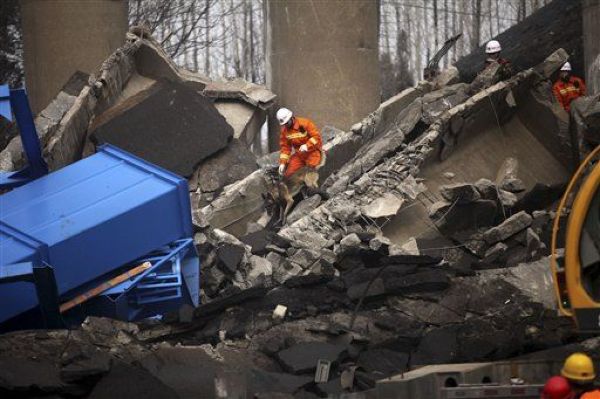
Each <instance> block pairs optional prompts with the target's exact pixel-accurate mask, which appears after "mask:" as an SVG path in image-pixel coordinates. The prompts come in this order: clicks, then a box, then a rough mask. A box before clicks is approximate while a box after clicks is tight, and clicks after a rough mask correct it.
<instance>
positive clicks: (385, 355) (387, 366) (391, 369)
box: [356, 348, 409, 378]
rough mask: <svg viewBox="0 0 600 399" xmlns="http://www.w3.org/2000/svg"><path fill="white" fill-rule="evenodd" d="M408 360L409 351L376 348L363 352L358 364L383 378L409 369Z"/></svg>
mask: <svg viewBox="0 0 600 399" xmlns="http://www.w3.org/2000/svg"><path fill="white" fill-rule="evenodd" d="M408 360H409V354H408V353H402V352H396V351H393V350H389V349H385V348H381V349H377V348H376V349H369V350H366V351H364V352H361V353H360V355H359V356H358V360H357V362H356V364H357V365H358V366H359V367H361V368H362V369H364V370H365V371H368V372H370V373H374V374H377V375H379V376H381V377H382V378H383V377H387V376H389V375H392V374H397V373H401V372H403V371H406V370H408Z"/></svg>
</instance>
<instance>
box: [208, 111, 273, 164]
mask: <svg viewBox="0 0 600 399" xmlns="http://www.w3.org/2000/svg"><path fill="white" fill-rule="evenodd" d="M215 108H216V109H217V110H218V111H219V113H220V114H221V115H223V117H224V118H225V120H226V121H227V123H229V125H230V126H231V127H232V128H233V137H234V138H235V139H237V140H239V141H240V142H241V143H242V144H243V145H244V147H248V148H249V147H250V146H252V144H254V143H257V142H260V132H261V128H262V125H263V123H264V122H265V119H266V112H265V111H263V110H262V109H260V108H258V107H256V106H253V105H249V104H247V103H244V102H240V101H231V100H229V101H216V102H215ZM255 152H256V153H257V154H261V153H262V151H261V148H255Z"/></svg>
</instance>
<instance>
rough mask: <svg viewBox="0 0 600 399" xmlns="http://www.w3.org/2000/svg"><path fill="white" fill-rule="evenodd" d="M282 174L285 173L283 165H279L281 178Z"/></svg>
mask: <svg viewBox="0 0 600 399" xmlns="http://www.w3.org/2000/svg"><path fill="white" fill-rule="evenodd" d="M283 172H285V165H284V164H281V165H279V174H280V175H281V176H283Z"/></svg>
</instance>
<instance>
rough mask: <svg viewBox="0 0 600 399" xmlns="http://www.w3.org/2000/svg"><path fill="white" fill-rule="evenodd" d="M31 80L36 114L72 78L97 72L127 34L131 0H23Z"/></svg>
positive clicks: (28, 79)
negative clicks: (81, 73) (128, 4)
mask: <svg viewBox="0 0 600 399" xmlns="http://www.w3.org/2000/svg"><path fill="white" fill-rule="evenodd" d="M21 15H22V26H23V55H24V58H25V82H26V85H27V90H28V92H29V100H30V102H31V106H32V109H33V112H34V113H37V112H39V111H41V110H42V109H44V107H46V105H48V103H50V101H51V100H52V99H53V98H54V96H56V94H57V93H58V92H59V91H60V89H61V87H62V86H63V85H64V84H65V83H66V82H67V80H68V79H69V78H70V77H71V75H72V74H73V73H74V72H76V71H77V70H80V71H82V72H86V73H91V72H94V71H95V70H96V69H97V68H98V67H99V66H100V64H101V63H102V61H104V60H105V59H106V58H107V57H108V56H109V55H110V54H111V53H112V52H113V51H114V50H115V49H116V48H117V47H120V46H121V45H123V43H124V41H125V33H126V32H127V1H126V0H21Z"/></svg>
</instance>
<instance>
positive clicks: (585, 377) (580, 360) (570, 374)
mask: <svg viewBox="0 0 600 399" xmlns="http://www.w3.org/2000/svg"><path fill="white" fill-rule="evenodd" d="M560 374H561V376H563V377H564V378H566V379H567V380H568V381H569V385H570V386H571V389H572V390H573V393H574V396H573V398H574V399H600V389H598V388H597V387H596V386H595V385H594V379H595V378H596V372H595V370H594V362H593V361H592V359H591V358H590V357H589V356H588V355H586V354H585V353H573V354H572V355H570V356H569V357H567V359H566V360H565V363H564V364H563V367H562V369H561V371H560ZM548 382H549V381H548Z"/></svg>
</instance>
